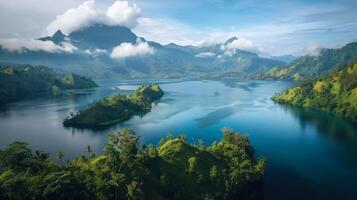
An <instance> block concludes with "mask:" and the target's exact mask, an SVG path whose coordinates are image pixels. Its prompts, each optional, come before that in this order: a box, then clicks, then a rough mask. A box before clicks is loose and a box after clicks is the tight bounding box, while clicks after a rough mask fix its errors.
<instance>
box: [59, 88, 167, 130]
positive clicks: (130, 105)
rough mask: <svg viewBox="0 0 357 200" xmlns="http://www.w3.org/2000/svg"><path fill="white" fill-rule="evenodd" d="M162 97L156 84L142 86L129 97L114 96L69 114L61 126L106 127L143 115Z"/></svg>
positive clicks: (161, 92) (162, 93)
mask: <svg viewBox="0 0 357 200" xmlns="http://www.w3.org/2000/svg"><path fill="white" fill-rule="evenodd" d="M163 95H164V92H163V91H162V90H161V88H160V86H159V85H158V84H149V85H143V86H141V87H139V88H138V89H137V90H135V91H134V92H133V93H132V94H130V95H123V94H116V95H113V96H110V97H107V98H105V99H103V100H100V101H97V102H95V103H93V104H92V105H90V106H89V107H87V108H85V109H83V110H80V111H79V112H78V113H77V114H73V113H71V115H70V116H69V117H67V118H66V119H65V120H64V122H63V125H65V126H74V127H88V128H90V127H93V128H98V127H106V126H109V125H112V124H115V123H118V122H122V121H125V120H128V119H130V118H131V117H132V116H134V115H138V114H145V113H147V112H149V111H150V110H151V108H152V105H151V104H152V103H153V102H154V101H156V100H158V99H160V98H161V97H162V96H163Z"/></svg>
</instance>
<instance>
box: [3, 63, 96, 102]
mask: <svg viewBox="0 0 357 200" xmlns="http://www.w3.org/2000/svg"><path fill="white" fill-rule="evenodd" d="M91 87H97V84H95V82H94V81H92V80H90V79H88V78H85V77H82V76H79V75H76V74H67V75H63V74H58V73H56V72H55V71H53V70H52V69H50V68H48V67H42V66H39V67H34V66H31V65H19V66H11V67H1V66H0V104H4V103H9V102H13V101H17V100H21V99H24V98H28V97H32V96H36V95H38V94H40V93H49V92H57V91H60V90H64V89H83V88H91Z"/></svg>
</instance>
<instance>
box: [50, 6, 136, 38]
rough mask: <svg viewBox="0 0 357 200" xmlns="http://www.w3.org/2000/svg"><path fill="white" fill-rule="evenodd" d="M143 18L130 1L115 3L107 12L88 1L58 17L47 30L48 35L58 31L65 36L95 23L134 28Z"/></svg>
mask: <svg viewBox="0 0 357 200" xmlns="http://www.w3.org/2000/svg"><path fill="white" fill-rule="evenodd" d="M140 16H141V9H140V8H138V7H137V6H136V5H135V4H134V5H133V6H130V5H129V3H128V1H120V0H117V1H115V2H114V3H113V4H112V5H111V6H109V7H108V8H107V10H106V11H103V10H100V9H99V8H97V7H96V1H95V0H88V1H85V2H83V3H82V4H80V5H79V6H78V7H76V8H71V9H69V10H67V11H66V12H65V13H63V14H61V15H58V16H57V17H56V19H55V20H54V21H52V22H51V23H50V24H49V25H48V26H47V27H46V29H45V33H44V34H46V35H52V34H53V33H55V32H56V31H57V30H59V29H60V30H61V31H62V32H64V33H65V34H70V33H71V32H73V31H76V30H79V29H81V28H84V27H88V26H91V25H93V24H95V23H101V24H106V25H110V26H114V25H120V26H125V27H129V28H131V27H134V26H135V25H136V24H137V19H138V18H139V17H140Z"/></svg>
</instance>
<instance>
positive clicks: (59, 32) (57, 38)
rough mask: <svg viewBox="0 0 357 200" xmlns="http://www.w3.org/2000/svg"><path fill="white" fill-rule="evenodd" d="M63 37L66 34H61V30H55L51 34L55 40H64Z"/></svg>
mask: <svg viewBox="0 0 357 200" xmlns="http://www.w3.org/2000/svg"><path fill="white" fill-rule="evenodd" d="M65 37H66V35H65V34H63V33H62V31H61V30H58V31H56V33H55V34H53V35H52V39H53V40H54V41H56V42H59V41H64V39H65Z"/></svg>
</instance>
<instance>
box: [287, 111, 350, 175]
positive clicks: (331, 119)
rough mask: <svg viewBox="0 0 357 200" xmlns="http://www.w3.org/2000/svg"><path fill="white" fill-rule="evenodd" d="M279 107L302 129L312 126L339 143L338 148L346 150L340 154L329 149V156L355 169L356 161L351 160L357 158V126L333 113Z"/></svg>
mask: <svg viewBox="0 0 357 200" xmlns="http://www.w3.org/2000/svg"><path fill="white" fill-rule="evenodd" d="M281 107H282V108H283V109H284V110H285V111H286V112H289V113H291V114H292V115H293V116H294V117H295V118H296V119H297V120H298V121H299V123H300V127H301V128H302V129H306V128H307V127H308V126H312V127H314V128H316V130H317V132H318V133H319V134H321V135H323V136H325V137H327V138H330V139H333V141H336V142H337V143H340V144H341V145H339V146H340V147H343V148H346V151H343V152H344V153H343V154H341V153H339V152H340V151H338V152H336V149H331V152H330V153H329V155H331V156H333V157H334V159H335V160H338V161H340V162H342V163H344V164H345V165H347V166H349V167H352V168H357V162H356V159H353V158H355V157H356V156H357V131H356V130H357V125H356V124H355V123H354V122H352V121H350V120H347V119H345V118H342V117H340V116H337V115H335V114H333V113H327V112H322V111H317V110H312V109H306V108H301V107H296V106H290V105H281Z"/></svg>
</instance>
